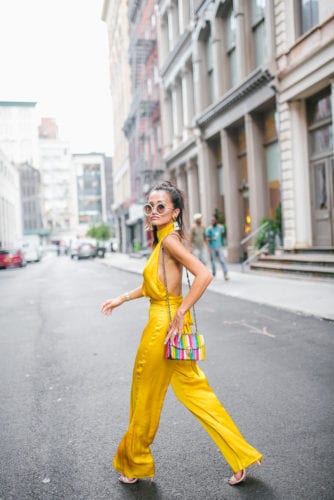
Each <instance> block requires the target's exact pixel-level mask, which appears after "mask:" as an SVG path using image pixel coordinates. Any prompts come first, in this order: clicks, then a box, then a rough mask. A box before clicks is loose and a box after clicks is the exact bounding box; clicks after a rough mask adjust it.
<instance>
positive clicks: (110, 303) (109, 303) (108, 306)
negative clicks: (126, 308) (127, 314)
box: [101, 297, 124, 315]
mask: <svg viewBox="0 0 334 500" xmlns="http://www.w3.org/2000/svg"><path fill="white" fill-rule="evenodd" d="M123 302H124V300H123V298H122V297H117V298H116V299H108V300H106V301H105V302H103V304H102V306H101V313H102V314H106V315H109V314H111V313H112V312H113V310H114V309H115V307H118V306H120V305H121V304H123Z"/></svg>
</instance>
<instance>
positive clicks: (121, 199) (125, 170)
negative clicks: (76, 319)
mask: <svg viewBox="0 0 334 500" xmlns="http://www.w3.org/2000/svg"><path fill="white" fill-rule="evenodd" d="M102 19H103V21H104V22H105V23H106V25H107V30H108V40H109V57H110V60H109V71H110V89H111V95H112V102H113V132H114V137H113V183H114V203H113V206H112V211H113V214H114V215H115V219H116V227H115V229H116V237H117V239H118V241H119V249H120V250H121V251H123V252H125V251H126V249H127V225H126V220H127V219H128V218H129V217H130V215H129V207H130V206H131V205H132V203H133V201H134V200H133V197H132V193H131V179H130V175H131V172H130V164H129V145H128V141H127V139H126V136H125V134H124V132H123V125H124V123H125V121H126V119H127V117H128V113H129V109H130V104H131V95H132V94H131V80H130V66H129V60H128V48H129V22H128V3H127V2H123V1H122V0H104V3H103V10H102Z"/></svg>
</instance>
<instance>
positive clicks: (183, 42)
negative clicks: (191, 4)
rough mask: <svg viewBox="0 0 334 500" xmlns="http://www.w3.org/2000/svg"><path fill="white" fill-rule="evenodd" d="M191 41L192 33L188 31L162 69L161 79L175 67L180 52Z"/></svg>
mask: <svg viewBox="0 0 334 500" xmlns="http://www.w3.org/2000/svg"><path fill="white" fill-rule="evenodd" d="M190 41H191V31H189V30H187V31H185V32H184V33H183V35H182V36H181V37H180V38H179V40H178V42H177V44H176V46H175V47H174V49H173V50H172V52H171V53H170V54H169V55H168V57H167V60H166V62H165V63H164V65H163V66H162V68H161V77H162V78H164V77H165V76H166V73H168V70H169V69H170V68H171V67H173V64H174V61H175V59H177V58H178V56H179V55H180V52H182V50H183V49H184V48H185V46H186V45H187V43H189V42H190Z"/></svg>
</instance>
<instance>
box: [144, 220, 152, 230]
mask: <svg viewBox="0 0 334 500" xmlns="http://www.w3.org/2000/svg"><path fill="white" fill-rule="evenodd" d="M145 231H153V226H152V224H151V222H150V221H148V220H146V222H145Z"/></svg>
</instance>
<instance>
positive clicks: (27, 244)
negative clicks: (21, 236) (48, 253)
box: [20, 240, 42, 262]
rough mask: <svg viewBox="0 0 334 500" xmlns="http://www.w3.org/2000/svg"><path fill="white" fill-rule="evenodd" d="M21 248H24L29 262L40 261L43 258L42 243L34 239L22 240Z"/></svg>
mask: <svg viewBox="0 0 334 500" xmlns="http://www.w3.org/2000/svg"><path fill="white" fill-rule="evenodd" d="M20 248H21V249H22V250H23V252H24V255H25V259H26V261H27V262H39V261H40V260H41V258H42V250H41V247H40V245H38V244H37V243H35V242H34V241H30V240H24V241H21V242H20Z"/></svg>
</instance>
